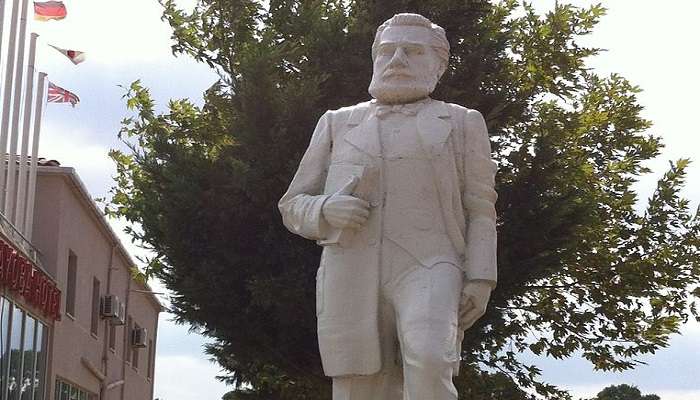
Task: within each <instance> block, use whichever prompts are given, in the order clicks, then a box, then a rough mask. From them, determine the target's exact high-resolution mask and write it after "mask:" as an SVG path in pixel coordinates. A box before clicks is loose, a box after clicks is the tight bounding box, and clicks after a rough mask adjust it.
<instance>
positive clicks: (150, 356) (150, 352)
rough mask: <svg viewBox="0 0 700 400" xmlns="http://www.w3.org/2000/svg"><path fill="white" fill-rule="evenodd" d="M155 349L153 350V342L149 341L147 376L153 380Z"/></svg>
mask: <svg viewBox="0 0 700 400" xmlns="http://www.w3.org/2000/svg"><path fill="white" fill-rule="evenodd" d="M154 353H155V349H154V348H153V340H152V339H148V370H147V371H146V376H147V377H148V379H152V378H153V354H154Z"/></svg>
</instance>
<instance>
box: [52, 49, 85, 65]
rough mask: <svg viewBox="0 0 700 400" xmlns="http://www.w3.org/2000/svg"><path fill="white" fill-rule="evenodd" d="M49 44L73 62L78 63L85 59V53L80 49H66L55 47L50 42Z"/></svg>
mask: <svg viewBox="0 0 700 400" xmlns="http://www.w3.org/2000/svg"><path fill="white" fill-rule="evenodd" d="M49 46H51V47H53V48H54V49H56V50H57V51H58V52H59V53H61V54H63V55H64V56H66V57H68V59H69V60H71V62H73V64H75V65H78V64H80V63H81V62H83V61H85V53H84V52H82V51H77V50H68V49H62V48H60V47H56V46H54V45H52V44H50V45H49Z"/></svg>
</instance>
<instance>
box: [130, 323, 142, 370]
mask: <svg viewBox="0 0 700 400" xmlns="http://www.w3.org/2000/svg"><path fill="white" fill-rule="evenodd" d="M139 329H141V327H140V326H139V324H134V331H137V330H139ZM134 331H132V332H131V335H133V334H134ZM132 340H133V339H132ZM131 344H132V345H133V343H131ZM131 349H132V351H133V352H134V354H133V355H132V356H131V366H132V367H134V369H139V348H138V347H136V346H132V347H131Z"/></svg>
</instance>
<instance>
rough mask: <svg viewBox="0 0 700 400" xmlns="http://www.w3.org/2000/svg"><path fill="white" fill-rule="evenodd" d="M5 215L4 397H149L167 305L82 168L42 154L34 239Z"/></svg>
mask: <svg viewBox="0 0 700 400" xmlns="http://www.w3.org/2000/svg"><path fill="white" fill-rule="evenodd" d="M5 225H8V226H4V225H3V226H2V228H3V229H2V232H0V233H2V236H3V237H2V238H0V239H3V240H4V241H3V242H2V243H0V250H2V254H7V253H9V254H15V259H16V261H15V262H14V264H15V265H27V266H26V267H21V268H20V267H13V268H10V269H8V268H4V267H3V265H5V264H8V263H3V262H0V264H2V265H0V278H4V277H5V276H7V277H8V278H7V279H0V283H4V285H3V288H2V299H1V300H0V311H1V312H2V314H1V315H0V317H1V318H0V324H1V325H0V328H1V329H0V343H1V346H0V350H1V351H0V356H2V359H1V360H0V361H1V362H0V367H1V368H2V372H1V375H2V376H1V377H0V399H1V400H5V399H7V400H25V399H31V400H44V399H47V400H92V399H100V400H141V399H143V400H148V399H152V398H153V381H154V374H153V371H154V364H155V345H156V337H157V329H158V314H159V312H160V311H161V310H162V307H161V305H160V303H159V302H158V300H157V298H156V297H155V295H154V294H153V292H152V291H151V289H150V288H149V287H148V286H147V285H146V284H144V283H143V282H140V281H139V280H138V279H136V278H134V277H135V275H134V273H133V271H134V270H135V268H136V267H135V265H134V263H133V262H132V260H131V258H130V257H129V255H128V253H127V252H126V250H125V249H124V247H123V246H122V244H121V243H120V241H119V239H118V238H117V236H116V234H115V233H114V232H113V231H112V229H111V228H110V226H109V224H108V223H107V221H106V219H105V218H104V216H103V214H102V213H101V212H100V211H99V210H98V208H97V207H96V205H95V203H94V202H93V200H92V199H91V198H90V195H89V194H88V192H87V190H86V189H85V186H84V185H83V183H82V182H81V180H80V178H79V177H78V176H77V174H76V173H75V171H74V170H73V169H72V168H67V167H61V166H60V165H58V163H56V162H43V163H39V167H38V169H37V177H36V197H35V201H34V215H33V227H32V231H31V238H32V239H31V242H29V241H28V240H26V239H24V238H23V237H22V235H20V234H18V233H17V232H15V234H14V236H15V237H12V236H13V235H12V229H11V228H12V226H11V224H5ZM23 239H24V240H23ZM3 243H6V245H5V246H7V249H5V247H3ZM5 258H6V257H0V260H4V259H5ZM5 272H7V273H5Z"/></svg>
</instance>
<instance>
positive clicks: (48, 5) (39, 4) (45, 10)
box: [34, 1, 68, 21]
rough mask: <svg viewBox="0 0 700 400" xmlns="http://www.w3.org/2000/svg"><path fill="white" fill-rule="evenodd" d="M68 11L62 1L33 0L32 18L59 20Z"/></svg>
mask: <svg viewBox="0 0 700 400" xmlns="http://www.w3.org/2000/svg"><path fill="white" fill-rule="evenodd" d="M67 14H68V11H66V6H65V4H63V2H62V1H35V2H34V19H36V20H39V21H49V20H52V19H55V20H59V19H63V18H65V17H66V15H67Z"/></svg>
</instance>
